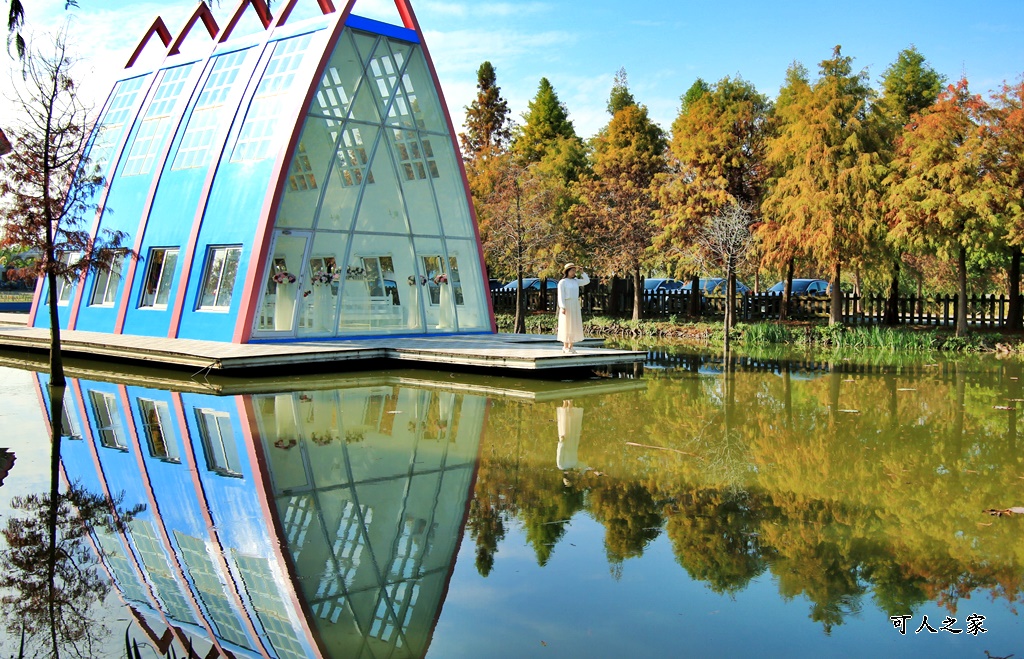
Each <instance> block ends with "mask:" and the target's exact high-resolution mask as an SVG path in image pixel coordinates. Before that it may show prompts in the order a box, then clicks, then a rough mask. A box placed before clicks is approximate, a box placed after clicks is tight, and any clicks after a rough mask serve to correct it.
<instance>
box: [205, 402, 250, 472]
mask: <svg viewBox="0 0 1024 659" xmlns="http://www.w3.org/2000/svg"><path fill="white" fill-rule="evenodd" d="M195 412H196V424H197V425H198V426H199V435H200V437H202V440H203V453H204V454H205V455H206V468H207V469H209V470H210V471H212V472H214V473H216V474H219V475H221V476H231V477H233V478H241V477H242V473H241V465H240V463H239V458H238V448H237V444H236V443H235V432H234V430H232V428H231V415H230V414H228V413H227V412H221V411H219V410H212V409H209V408H205V407H197V408H195Z"/></svg>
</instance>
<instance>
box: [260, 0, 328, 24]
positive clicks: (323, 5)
mask: <svg viewBox="0 0 1024 659" xmlns="http://www.w3.org/2000/svg"><path fill="white" fill-rule="evenodd" d="M298 1H299V0H288V4H286V5H285V6H284V9H283V10H282V11H281V15H280V16H278V18H277V23H275V24H274V26H275V27H280V26H281V25H284V24H285V22H287V21H288V17H289V16H290V15H291V13H292V9H294V8H295V3H296V2H298ZM316 3H317V4H318V5H320V11H321V12H322V13H323V15H324V16H326V15H327V14H333V13H334V12H335V9H334V3H333V2H331V0H316Z"/></svg>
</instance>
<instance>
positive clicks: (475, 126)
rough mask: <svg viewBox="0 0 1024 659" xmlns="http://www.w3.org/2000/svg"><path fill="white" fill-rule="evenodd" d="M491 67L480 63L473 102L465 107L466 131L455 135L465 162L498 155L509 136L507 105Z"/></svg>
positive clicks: (510, 129)
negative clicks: (489, 155) (457, 135)
mask: <svg viewBox="0 0 1024 659" xmlns="http://www.w3.org/2000/svg"><path fill="white" fill-rule="evenodd" d="M497 80H498V77H497V73H496V72H495V70H494V66H492V65H491V63H490V62H484V63H483V64H481V65H480V68H479V69H477V72H476V89H477V94H476V100H474V101H473V102H472V103H471V104H470V105H469V107H467V108H466V124H465V126H466V132H464V133H462V134H460V135H459V140H460V141H461V142H462V154H463V157H464V158H465V159H466V160H473V159H474V158H479V157H487V155H488V154H490V153H493V152H501V151H503V150H504V149H505V148H506V147H507V146H508V142H509V138H510V137H511V135H512V120H511V117H510V116H509V110H508V102H507V101H506V100H505V99H504V98H502V96H501V88H500V87H498V82H497Z"/></svg>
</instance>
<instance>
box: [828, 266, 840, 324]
mask: <svg viewBox="0 0 1024 659" xmlns="http://www.w3.org/2000/svg"><path fill="white" fill-rule="evenodd" d="M841 267H842V266H841V265H840V263H839V261H838V260H837V261H836V264H835V265H834V266H832V286H831V288H832V299H831V300H830V304H829V312H828V324H829V325H842V324H843V290H842V289H841V288H839V275H840V274H841V271H840V268H841Z"/></svg>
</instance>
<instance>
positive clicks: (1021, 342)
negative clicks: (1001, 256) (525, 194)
mask: <svg viewBox="0 0 1024 659" xmlns="http://www.w3.org/2000/svg"><path fill="white" fill-rule="evenodd" d="M495 320H496V321H497V325H498V331H499V332H511V331H512V328H513V324H514V321H515V318H514V316H513V315H512V314H495ZM555 329H556V320H555V316H554V314H535V315H530V316H527V318H526V331H527V332H529V333H531V334H554V333H555ZM583 331H584V333H585V334H586V335H587V336H597V337H608V338H630V339H657V340H666V341H672V342H680V343H689V344H693V345H697V346H713V347H717V346H720V345H721V344H722V342H723V339H724V336H723V331H722V324H721V323H706V322H695V323H684V322H678V321H673V319H669V320H639V321H634V320H625V319H622V318H610V317H607V316H589V317H588V316H584V317H583ZM731 338H732V343H733V345H734V346H735V347H737V348H744V349H752V348H758V347H764V346H772V345H792V346H801V347H813V348H819V349H820V348H827V349H838V350H848V349H854V350H856V349H873V350H891V351H900V352H932V351H948V352H1024V335H1022V334H1020V333H1006V332H971V333H969V334H968V335H967V336H963V337H958V336H955V334H954V333H953V330H952V328H926V327H918V326H909V327H880V326H877V325H869V326H844V325H828V324H827V323H825V322H808V321H793V322H785V323H780V322H761V323H749V324H748V323H739V324H737V325H736V326H735V327H734V328H733V330H732V337H731Z"/></svg>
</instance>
